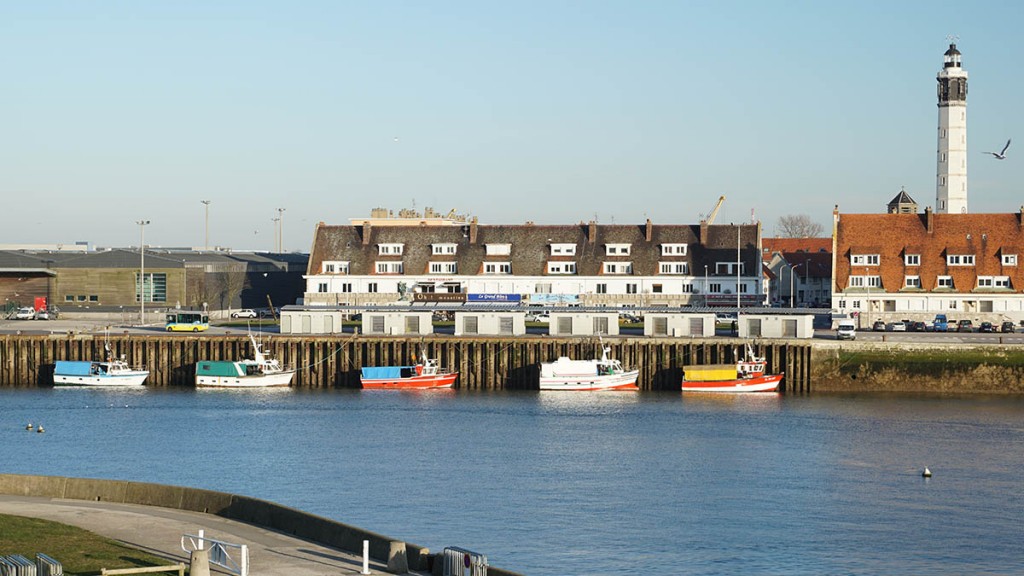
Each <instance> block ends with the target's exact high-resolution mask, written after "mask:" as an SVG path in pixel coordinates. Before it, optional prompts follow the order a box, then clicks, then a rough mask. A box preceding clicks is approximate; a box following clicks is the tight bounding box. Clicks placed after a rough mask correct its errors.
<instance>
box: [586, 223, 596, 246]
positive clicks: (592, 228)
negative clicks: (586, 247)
mask: <svg viewBox="0 0 1024 576" xmlns="http://www.w3.org/2000/svg"><path fill="white" fill-rule="evenodd" d="M587 240H589V241H590V243H591V244H593V243H594V242H597V221H596V220H591V221H590V224H589V225H588V234H587Z"/></svg>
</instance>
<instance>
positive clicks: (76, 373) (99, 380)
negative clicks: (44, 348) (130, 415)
mask: <svg viewBox="0 0 1024 576" xmlns="http://www.w3.org/2000/svg"><path fill="white" fill-rule="evenodd" d="M103 349H104V352H105V354H104V359H103V360H57V362H56V363H55V364H54V367H53V385H54V386H121V387H128V386H142V384H143V382H145V381H146V378H147V377H149V370H144V369H142V368H132V367H131V366H129V365H128V362H127V361H125V357H124V355H122V356H121V357H120V358H114V354H113V352H112V351H111V350H110V343H109V342H104V343H103Z"/></svg>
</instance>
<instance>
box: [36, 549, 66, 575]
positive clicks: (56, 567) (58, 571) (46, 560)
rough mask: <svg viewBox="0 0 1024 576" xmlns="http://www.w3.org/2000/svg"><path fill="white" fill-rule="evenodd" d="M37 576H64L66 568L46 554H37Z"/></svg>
mask: <svg viewBox="0 0 1024 576" xmlns="http://www.w3.org/2000/svg"><path fill="white" fill-rule="evenodd" d="M36 571H37V572H38V574H37V576H64V566H62V565H61V563H60V562H58V561H56V560H54V559H53V558H50V557H49V556H47V555H46V554H36Z"/></svg>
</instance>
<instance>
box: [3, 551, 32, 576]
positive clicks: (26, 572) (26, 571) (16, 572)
mask: <svg viewBox="0 0 1024 576" xmlns="http://www.w3.org/2000/svg"><path fill="white" fill-rule="evenodd" d="M0 575H3V576H36V565H35V564H33V563H32V561H31V560H29V559H28V558H25V557H24V556H22V555H20V554H11V555H10V556H3V557H0Z"/></svg>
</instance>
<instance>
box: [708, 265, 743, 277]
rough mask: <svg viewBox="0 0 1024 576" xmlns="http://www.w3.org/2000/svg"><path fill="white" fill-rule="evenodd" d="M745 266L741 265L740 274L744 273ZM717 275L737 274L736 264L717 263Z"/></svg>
mask: <svg viewBox="0 0 1024 576" xmlns="http://www.w3.org/2000/svg"><path fill="white" fill-rule="evenodd" d="M743 270H744V266H743V264H742V263H740V274H742V273H743ZM715 274H733V275H734V274H736V263H735V262H716V263H715Z"/></svg>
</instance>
